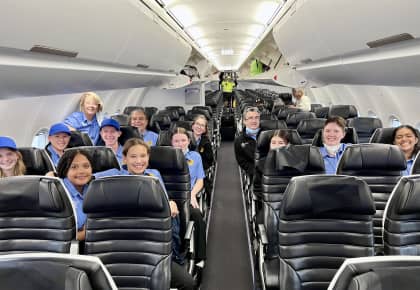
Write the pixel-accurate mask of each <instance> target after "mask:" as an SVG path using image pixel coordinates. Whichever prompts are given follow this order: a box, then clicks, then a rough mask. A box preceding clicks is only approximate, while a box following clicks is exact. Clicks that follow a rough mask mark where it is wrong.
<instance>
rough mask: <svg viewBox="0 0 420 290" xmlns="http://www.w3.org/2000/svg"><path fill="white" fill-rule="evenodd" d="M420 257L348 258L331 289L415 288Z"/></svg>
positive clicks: (391, 289)
mask: <svg viewBox="0 0 420 290" xmlns="http://www.w3.org/2000/svg"><path fill="white" fill-rule="evenodd" d="M419 271H420V257H407V256H392V257H386V256H385V257H364V258H353V259H347V260H345V261H344V263H343V264H342V265H341V267H340V269H339V270H338V271H337V273H336V274H335V276H334V278H333V280H332V281H331V283H330V285H329V286H328V290H356V289H357V290H394V289H398V290H412V289H415V288H416V286H414V285H419V283H420V276H419V274H418V273H419Z"/></svg>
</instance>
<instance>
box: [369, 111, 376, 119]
mask: <svg viewBox="0 0 420 290" xmlns="http://www.w3.org/2000/svg"><path fill="white" fill-rule="evenodd" d="M367 114H368V117H370V118H377V117H378V116H377V115H376V113H375V112H374V111H372V110H368V112H367Z"/></svg>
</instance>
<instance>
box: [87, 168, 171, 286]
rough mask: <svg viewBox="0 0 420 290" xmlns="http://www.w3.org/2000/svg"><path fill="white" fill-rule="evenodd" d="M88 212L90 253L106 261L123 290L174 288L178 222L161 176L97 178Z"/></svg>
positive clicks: (88, 245)
mask: <svg viewBox="0 0 420 290" xmlns="http://www.w3.org/2000/svg"><path fill="white" fill-rule="evenodd" d="M122 196H123V197H124V198H121V197H122ZM83 211H84V212H85V213H86V215H87V220H86V239H85V247H84V253H85V254H86V255H90V256H96V257H98V258H99V259H101V261H102V263H104V265H105V267H107V269H108V271H109V272H110V274H111V275H112V277H113V279H114V281H115V283H116V285H117V286H118V288H119V289H133V290H134V289H138V290H140V289H169V283H170V266H171V251H172V246H171V245H172V230H171V229H172V221H171V213H170V207H169V203H168V198H167V196H166V194H165V192H164V190H163V188H162V186H161V185H160V182H159V180H158V179H157V178H153V177H150V176H137V175H130V176H112V177H105V178H101V179H97V180H94V181H92V182H91V183H90V185H89V187H88V190H87V192H86V194H85V197H84V201H83Z"/></svg>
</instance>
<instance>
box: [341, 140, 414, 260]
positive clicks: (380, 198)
mask: <svg viewBox="0 0 420 290" xmlns="http://www.w3.org/2000/svg"><path fill="white" fill-rule="evenodd" d="M405 168H406V161H405V157H404V154H403V153H402V151H401V150H400V149H399V148H398V147H397V146H395V145H388V144H358V145H351V146H348V147H347V148H346V150H345V151H344V153H343V155H342V157H341V159H340V161H339V163H338V166H337V174H343V175H351V176H358V177H360V178H362V179H363V180H365V181H366V182H367V184H368V185H369V187H370V189H371V191H372V195H373V198H374V200H375V206H376V213H375V217H374V229H375V246H376V248H377V252H378V253H379V252H381V251H382V216H383V212H384V209H385V205H386V203H387V201H388V199H389V196H390V195H391V192H392V190H393V189H394V186H395V185H396V184H397V182H398V181H399V180H400V178H401V170H404V169H405Z"/></svg>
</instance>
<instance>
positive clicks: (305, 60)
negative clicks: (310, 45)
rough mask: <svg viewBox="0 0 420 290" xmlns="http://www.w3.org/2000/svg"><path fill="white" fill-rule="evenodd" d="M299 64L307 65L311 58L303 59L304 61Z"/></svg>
mask: <svg viewBox="0 0 420 290" xmlns="http://www.w3.org/2000/svg"><path fill="white" fill-rule="evenodd" d="M300 62H301V63H304V64H307V63H310V62H312V58H305V59H302V60H301V61H300Z"/></svg>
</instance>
